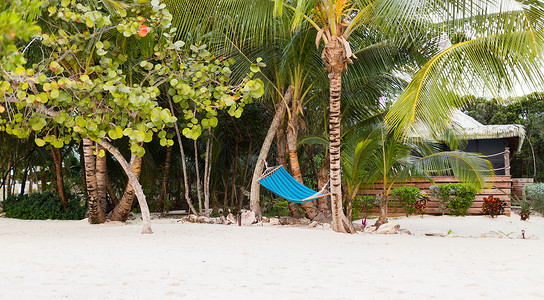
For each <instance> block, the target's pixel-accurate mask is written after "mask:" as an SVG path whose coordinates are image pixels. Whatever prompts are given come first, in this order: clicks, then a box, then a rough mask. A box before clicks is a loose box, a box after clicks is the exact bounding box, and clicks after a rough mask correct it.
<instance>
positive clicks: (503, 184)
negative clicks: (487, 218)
mask: <svg viewBox="0 0 544 300" xmlns="http://www.w3.org/2000/svg"><path fill="white" fill-rule="evenodd" d="M515 179H518V178H515ZM433 180H434V182H435V184H447V183H459V180H458V179H457V178H455V177H450V176H436V177H433ZM486 181H487V182H489V183H490V184H492V185H491V186H492V187H496V188H489V189H484V190H481V191H480V192H479V193H478V194H476V198H475V199H474V202H473V203H472V206H471V207H470V208H469V210H468V214H469V215H480V214H482V206H483V202H484V198H486V197H488V196H489V195H493V196H494V197H496V198H500V199H501V200H502V201H504V202H505V203H506V205H505V209H504V214H505V215H507V216H510V213H511V211H512V209H511V205H510V197H509V196H508V195H505V194H504V193H503V192H501V191H500V190H499V189H501V190H502V191H504V192H505V193H508V194H510V193H511V192H512V182H513V180H512V178H511V176H495V177H492V178H489V179H487V180H486ZM431 185H433V184H432V183H431V182H429V181H427V180H413V181H412V182H406V183H397V184H394V185H393V188H395V187H402V186H415V187H417V188H419V189H420V190H421V191H422V192H423V193H425V194H427V195H429V196H430V192H431V190H430V187H431ZM497 188H498V189H497ZM382 189H383V184H381V183H378V184H374V185H373V186H371V187H368V188H367V189H364V190H361V191H360V192H359V194H361V195H378V194H381V193H382ZM426 213H427V214H442V213H443V212H442V210H441V209H440V208H439V201H438V200H437V199H435V198H433V197H430V199H429V202H428V203H427V209H426ZM378 214H379V209H378V208H377V207H375V208H374V210H373V212H372V215H378ZM388 215H389V216H402V215H405V213H404V210H403V209H402V207H401V206H400V204H399V203H398V201H397V200H396V199H395V198H394V197H392V196H390V197H389V209H388Z"/></svg>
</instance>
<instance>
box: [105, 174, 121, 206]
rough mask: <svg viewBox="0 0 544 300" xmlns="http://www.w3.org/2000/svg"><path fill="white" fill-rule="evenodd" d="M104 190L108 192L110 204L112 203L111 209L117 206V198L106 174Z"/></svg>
mask: <svg viewBox="0 0 544 300" xmlns="http://www.w3.org/2000/svg"><path fill="white" fill-rule="evenodd" d="M106 189H107V190H108V195H109V196H110V199H111V202H112V203H113V207H115V206H117V204H119V200H118V199H117V196H116V195H115V191H114V190H113V187H112V186H111V182H110V177H109V176H108V173H106Z"/></svg>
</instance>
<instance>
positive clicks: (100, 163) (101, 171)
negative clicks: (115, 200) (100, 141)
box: [96, 145, 108, 213]
mask: <svg viewBox="0 0 544 300" xmlns="http://www.w3.org/2000/svg"><path fill="white" fill-rule="evenodd" d="M100 152H104V148H102V147H101V146H100V145H96V189H97V192H98V203H99V204H100V209H102V211H104V212H106V213H107V211H108V203H107V197H108V189H107V182H106V176H107V174H108V166H107V164H106V153H105V152H104V155H100Z"/></svg>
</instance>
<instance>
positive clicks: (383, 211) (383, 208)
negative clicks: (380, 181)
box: [374, 182, 389, 227]
mask: <svg viewBox="0 0 544 300" xmlns="http://www.w3.org/2000/svg"><path fill="white" fill-rule="evenodd" d="M383 186H384V189H383V191H382V195H381V196H382V201H380V217H379V218H378V220H376V223H374V226H376V227H380V226H382V225H383V224H385V223H387V222H389V220H387V206H388V200H389V196H388V195H387V189H386V188H385V186H386V183H385V182H384V185H383Z"/></svg>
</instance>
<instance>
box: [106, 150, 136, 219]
mask: <svg viewBox="0 0 544 300" xmlns="http://www.w3.org/2000/svg"><path fill="white" fill-rule="evenodd" d="M130 167H131V169H132V172H134V175H135V176H136V179H139V178H140V173H141V172H142V158H141V157H139V156H137V155H134V154H131V156H130ZM133 202H134V187H133V186H132V185H131V184H130V180H129V181H128V182H127V185H126V186H125V192H124V193H123V197H121V201H119V204H118V205H116V206H115V207H114V208H113V210H112V211H111V213H110V214H109V216H108V219H109V220H111V221H121V222H125V221H126V220H127V218H128V215H129V214H130V211H131V210H132V203H133Z"/></svg>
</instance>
